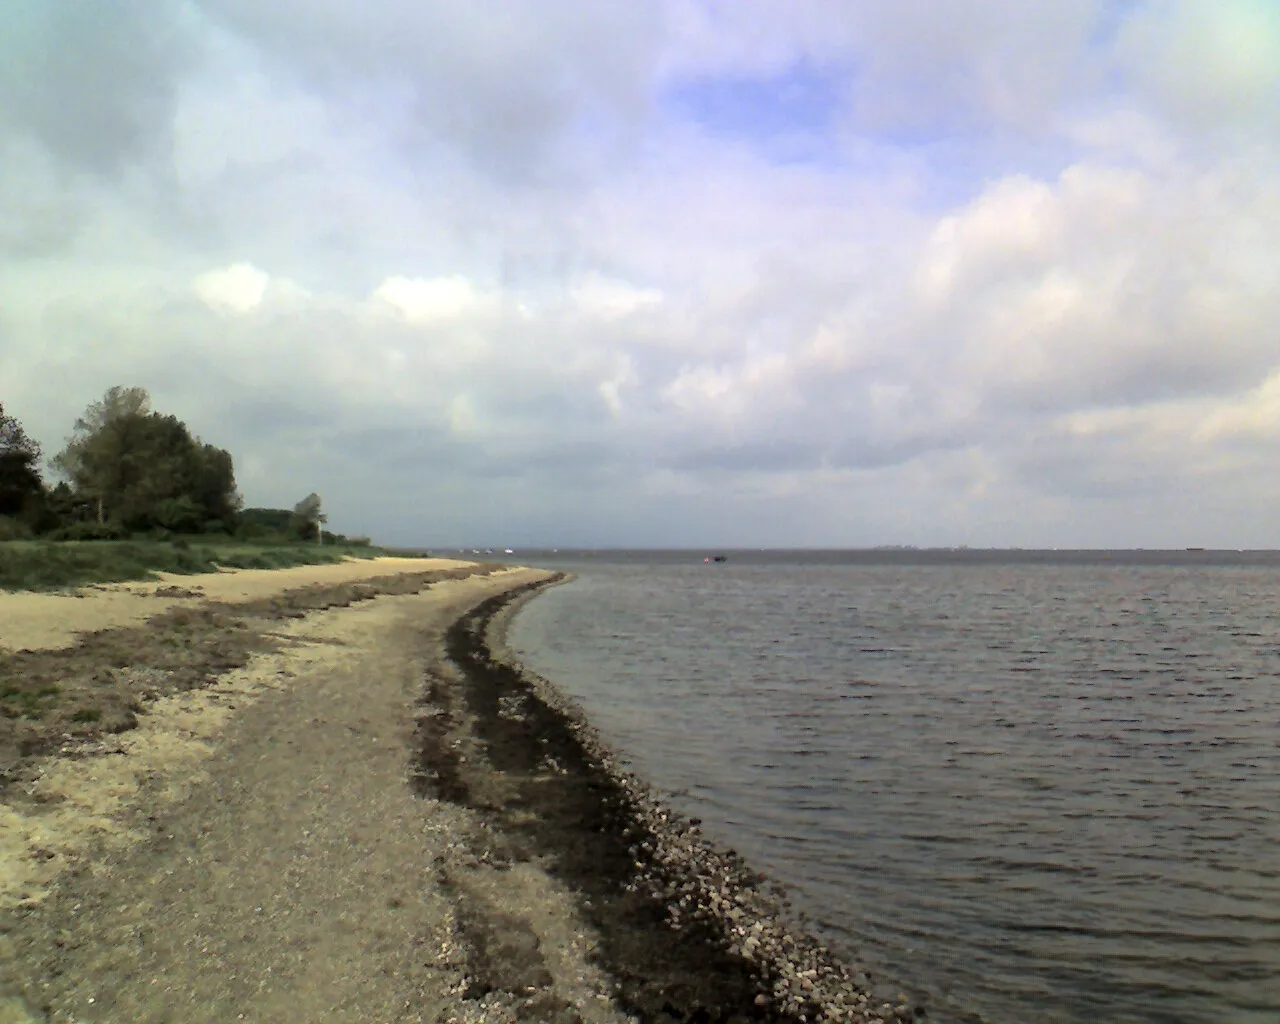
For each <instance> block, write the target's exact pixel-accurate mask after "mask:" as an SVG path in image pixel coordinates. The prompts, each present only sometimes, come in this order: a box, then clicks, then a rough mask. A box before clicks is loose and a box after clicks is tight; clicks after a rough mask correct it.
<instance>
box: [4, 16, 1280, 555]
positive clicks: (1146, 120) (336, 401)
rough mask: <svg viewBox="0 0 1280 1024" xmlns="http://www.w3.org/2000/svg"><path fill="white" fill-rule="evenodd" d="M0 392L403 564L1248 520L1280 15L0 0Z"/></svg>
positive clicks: (1267, 370)
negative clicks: (461, 557)
mask: <svg viewBox="0 0 1280 1024" xmlns="http://www.w3.org/2000/svg"><path fill="white" fill-rule="evenodd" d="M0 22H2V23H3V24H2V25H0V169H2V170H0V403H3V405H4V408H5V410H6V412H9V413H11V414H13V415H16V416H17V417H18V418H19V419H20V420H21V421H22V422H23V423H24V424H25V425H26V427H27V429H28V431H29V432H30V433H32V434H33V435H34V436H36V437H37V438H38V439H39V440H41V441H42V442H43V444H44V446H45V448H46V450H47V451H48V452H54V451H56V450H57V449H58V448H59V447H61V443H62V441H63V439H64V438H65V437H66V435H67V434H68V433H69V432H70V429H71V425H72V423H73V422H74V420H75V418H76V416H77V415H78V414H79V412H80V411H81V410H82V409H83V408H84V406H85V405H86V404H87V403H89V402H90V401H93V400H94V399H96V398H98V397H100V396H101V394H102V392H103V391H104V390H106V389H107V388H108V387H110V386H112V385H124V386H133V385H139V386H143V387H146V388H148V389H149V390H150V391H151V393H152V396H153V399H154V404H155V406H156V407H157V408H158V409H159V410H161V411H163V412H166V413H173V414H176V415H178V416H180V417H181V418H182V419H184V420H185V421H186V422H187V423H188V424H189V425H190V426H191V428H192V429H193V431H195V432H196V433H197V434H199V435H200V436H201V437H202V438H203V439H204V440H205V441H208V442H211V443H214V444H217V445H219V446H220V447H224V448H227V449H228V450H230V451H231V452H232V454H233V456H234V458H235V464H236V469H237V479H238V482H239V485H240V489H241V491H242V492H243V494H244V498H245V501H246V503H247V504H248V505H251V506H262V505H266V506H285V507H291V506H292V505H293V504H294V503H295V502H296V501H298V500H299V499H300V498H301V497H302V496H303V495H305V494H307V493H308V492H310V491H316V492H318V493H319V494H320V495H321V496H322V497H323V499H324V502H325V506H326V510H327V511H328V513H329V516H330V523H331V526H332V527H333V528H334V529H337V530H339V531H342V532H347V533H352V534H369V535H372V536H373V537H374V538H375V539H377V540H379V541H381V542H384V543H389V544H414V545H428V546H431V545H435V546H457V545H468V546H471V545H484V546H497V545H501V546H504V547H505V546H512V547H517V548H518V547H522V546H525V547H527V546H534V545H538V546H541V545H546V546H689V547H700V546H716V547H734V546H739V547H763V546H783V547H789V546H798V547H844V546H849V547H859V546H870V545H879V544H915V545H921V546H952V545H961V544H968V545H971V546H995V547H1013V546H1020V547H1183V546H1210V547H1233V548H1234V547H1246V548H1248V547H1280V0H1123V2H1122V0H1043V2H1037V3H1027V2H1025V0H842V2H837V0H825V2H824V0H787V2H785V3H784V2H781V0H732V2H731V0H645V2H639V0H593V2H592V3H581V2H579V0H524V2H521V0H487V2H485V0H465V2H463V0H452V2H431V0H360V2H358V3H357V2H355V0H273V2H271V3H261V2H260V0H174V2H170V3H165V4H156V3H154V2H153V0H113V2H112V3H111V4H94V3H84V2H80V0H7V2H6V3H5V4H4V11H3V13H2V14H0Z"/></svg>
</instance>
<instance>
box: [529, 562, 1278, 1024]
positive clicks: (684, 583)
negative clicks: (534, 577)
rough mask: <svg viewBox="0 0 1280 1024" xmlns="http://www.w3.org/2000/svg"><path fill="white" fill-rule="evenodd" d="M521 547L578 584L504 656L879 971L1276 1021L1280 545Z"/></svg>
mask: <svg viewBox="0 0 1280 1024" xmlns="http://www.w3.org/2000/svg"><path fill="white" fill-rule="evenodd" d="M714 555H723V557H724V559H725V560H724V561H723V562H716V561H708V560H706V559H710V558H712V557H713V556H714ZM514 559H515V560H518V561H520V562H523V563H525V564H533V565H544V566H547V567H550V568H556V569H563V570H567V571H569V572H572V573H574V574H575V575H576V579H575V581H574V582H572V583H570V584H568V585H565V586H560V587H557V588H554V589H552V590H550V591H547V592H546V593H544V594H542V595H541V596H539V597H538V598H536V599H535V600H534V601H532V602H530V603H529V604H528V605H526V606H525V608H524V609H523V610H522V611H521V612H520V614H519V615H518V616H517V618H516V620H515V622H514V623H513V625H512V631H511V635H510V642H511V643H512V646H513V647H514V648H515V649H516V650H518V651H519V652H520V654H521V656H522V657H523V658H524V659H525V661H526V662H527V663H528V664H529V665H530V666H531V667H532V668H534V669H535V670H537V671H539V672H540V673H541V674H543V675H545V676H547V677H548V678H549V679H551V680H553V681H554V682H555V683H557V684H558V685H559V686H560V687H561V688H562V689H563V690H565V691H566V692H567V693H569V694H571V695H572V696H573V697H575V698H576V699H577V700H578V701H579V703H580V704H581V705H582V706H583V708H584V709H585V711H586V712H587V714H588V716H589V717H590V718H591V720H592V721H593V723H594V724H595V725H596V726H597V727H598V728H599V730H600V731H601V733H602V734H603V735H604V736H605V737H606V738H607V739H608V740H609V741H610V742H611V743H612V744H613V746H614V747H615V748H616V749H617V750H618V751H619V752H620V753H622V754H623V756H624V757H625V758H626V759H627V760H628V761H629V762H630V766H631V768H632V769H633V770H634V771H635V772H636V773H637V774H638V775H640V776H641V777H643V778H645V779H646V780H647V781H649V782H650V783H652V784H653V785H654V786H655V787H656V788H657V790H658V791H659V792H660V793H661V794H663V795H664V796H665V798H666V799H667V800H668V802H669V803H671V804H673V805H674V806H675V807H676V808H677V809H679V810H680V811H682V812H684V813H686V814H689V815H692V816H697V817H699V818H701V819H702V822H703V826H702V827H703V829H704V831H705V832H706V833H708V834H709V835H710V836H711V837H712V838H713V839H715V840H716V841H717V842H719V843H721V844H723V845H726V846H731V847H733V848H734V849H736V850H738V851H739V852H740V853H742V854H743V855H744V856H745V857H746V858H747V859H748V861H749V862H750V863H752V864H753V865H754V866H755V867H757V868H759V869H760V870H762V871H764V872H767V873H768V874H769V875H771V876H772V877H773V878H775V879H777V880H778V881H779V882H781V883H782V884H783V885H785V886H786V888H787V889H788V890H789V892H790V894H791V898H792V900H793V903H794V908H795V912H796V913H797V914H799V915H801V916H802V918H803V921H804V923H805V924H806V925H807V927H809V928H810V930H811V931H813V932H814V933H815V934H817V935H818V936H819V938H820V939H822V940H823V941H824V942H825V943H826V944H828V945H829V946H831V947H832V948H833V949H834V950H836V951H837V952H838V953H840V954H841V955H842V956H844V957H845V958H847V959H848V960H849V961H850V962H851V963H854V964H856V965H859V966H861V967H862V968H864V969H865V970H867V971H868V973H869V974H870V976H871V977H872V979H873V984H874V985H875V987H876V990H877V991H878V992H881V993H885V994H890V993H892V994H895V997H896V994H897V993H902V994H904V995H906V996H907V998H908V999H909V1000H911V1001H912V1002H916V1003H923V1005H924V1006H925V1007H926V1009H927V1011H928V1019H929V1020H931V1021H936V1022H940V1024H948V1022H957V1024H958V1022H985V1024H1023V1022H1029V1021H1034V1022H1039V1021H1044V1022H1054V1024H1056V1022H1061V1024H1099V1022H1134V1024H1157V1022H1159V1024H1175V1022H1176V1024H1201V1022H1203V1024H1224V1022H1229V1024H1276V1022H1278V1021H1280V684H1278V678H1280V553H1274V552H1235V551H1228V552H1215V551H1199V550H1192V551H1185V552H1159V551H1130V552H1119V551H1117V552H1078V551H1073V552H1027V551H1014V552H999V551H968V550H963V549H962V550H957V551H934V552H929V551H914V550H887V551H846V552H798V551H782V552H777V551H774V552H769V551H750V552H748V551H732V552H702V551H698V552H693V551H670V552H623V551H594V552H569V551H554V552H550V551H548V552H517V553H516V555H515V556H514Z"/></svg>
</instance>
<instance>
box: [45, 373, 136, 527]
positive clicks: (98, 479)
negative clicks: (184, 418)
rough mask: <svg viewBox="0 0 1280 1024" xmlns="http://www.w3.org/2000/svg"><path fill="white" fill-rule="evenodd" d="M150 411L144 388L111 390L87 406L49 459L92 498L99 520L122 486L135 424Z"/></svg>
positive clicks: (80, 489)
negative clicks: (99, 399) (63, 442)
mask: <svg viewBox="0 0 1280 1024" xmlns="http://www.w3.org/2000/svg"><path fill="white" fill-rule="evenodd" d="M150 413H151V395H150V394H149V393H148V392H147V389H146V388H122V387H113V388H109V389H108V390H107V392H106V394H104V395H103V396H102V400H101V401H98V402H91V403H90V404H89V405H88V406H87V407H86V408H85V411H84V415H83V416H81V417H80V418H79V419H78V420H76V424H75V429H74V431H73V432H72V434H71V437H69V438H68V439H67V446H66V447H65V448H64V449H63V450H62V451H61V452H59V453H58V454H57V455H55V456H54V458H53V459H52V462H51V464H52V465H53V467H54V469H56V470H57V471H58V472H60V473H63V474H65V475H66V476H67V477H68V478H69V479H70V481H71V485H72V487H73V488H74V489H75V491H76V492H77V493H78V494H80V495H82V496H84V497H87V498H90V499H92V500H93V501H94V502H95V504H96V506H97V510H98V522H100V523H102V522H106V519H107V514H108V511H109V508H108V506H109V503H110V502H112V501H113V500H115V499H118V497H119V495H120V492H121V490H122V489H123V480H122V476H123V474H124V472H125V467H126V465H127V463H128V460H129V456H130V455H131V454H135V455H136V451H135V449H136V441H135V439H134V438H133V436H132V435H133V434H135V433H136V430H135V428H136V425H137V423H138V421H139V420H142V419H144V418H145V417H146V416H148V415H149V414H150Z"/></svg>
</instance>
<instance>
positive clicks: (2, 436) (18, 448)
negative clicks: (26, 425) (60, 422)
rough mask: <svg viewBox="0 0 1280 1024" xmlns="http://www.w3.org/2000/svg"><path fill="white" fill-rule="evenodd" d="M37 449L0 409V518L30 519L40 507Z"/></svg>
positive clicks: (20, 426) (35, 444) (13, 419)
mask: <svg viewBox="0 0 1280 1024" xmlns="http://www.w3.org/2000/svg"><path fill="white" fill-rule="evenodd" d="M40 454H41V453H40V445H39V444H38V443H37V442H36V441H35V440H34V439H33V438H32V437H31V436H30V435H29V434H27V432H26V431H25V430H24V429H23V427H22V424H21V423H19V422H18V421H17V419H15V418H14V417H12V416H8V415H6V414H5V411H4V406H3V405H0V516H20V515H30V514H31V513H32V510H33V509H34V508H37V507H38V506H39V505H40V504H42V499H43V497H44V481H43V480H41V479H40Z"/></svg>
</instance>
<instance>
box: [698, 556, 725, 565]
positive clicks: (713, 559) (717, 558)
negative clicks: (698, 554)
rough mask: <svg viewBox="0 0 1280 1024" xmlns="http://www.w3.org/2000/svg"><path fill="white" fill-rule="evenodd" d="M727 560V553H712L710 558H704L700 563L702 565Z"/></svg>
mask: <svg viewBox="0 0 1280 1024" xmlns="http://www.w3.org/2000/svg"><path fill="white" fill-rule="evenodd" d="M727 561H729V556H728V555H713V556H711V557H710V558H704V559H703V560H702V563H703V565H710V564H711V563H712V562H727Z"/></svg>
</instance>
